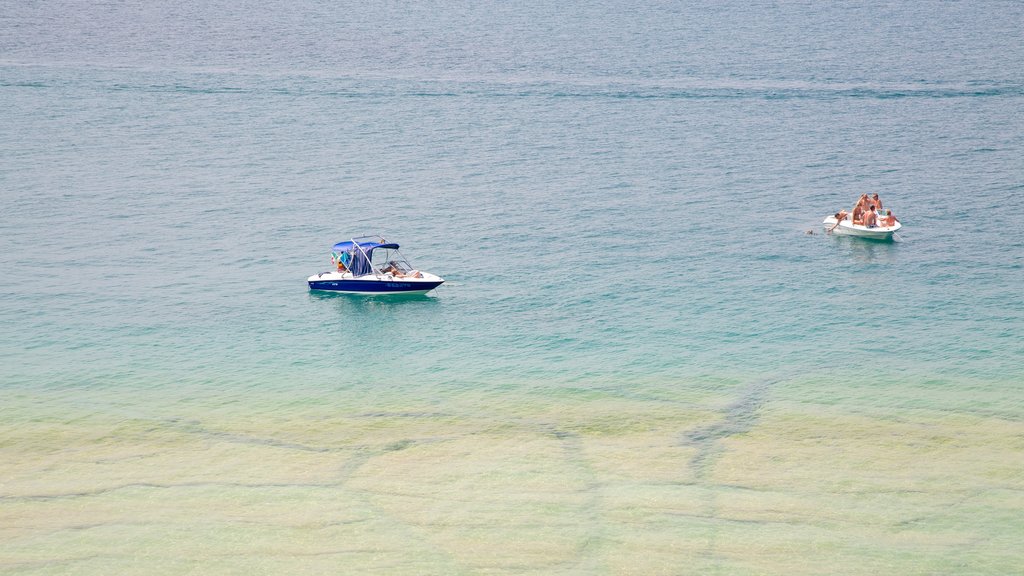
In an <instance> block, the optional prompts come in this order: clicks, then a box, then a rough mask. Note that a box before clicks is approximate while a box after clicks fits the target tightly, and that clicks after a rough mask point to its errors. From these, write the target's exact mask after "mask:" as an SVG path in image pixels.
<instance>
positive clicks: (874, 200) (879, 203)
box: [871, 192, 882, 212]
mask: <svg viewBox="0 0 1024 576" xmlns="http://www.w3.org/2000/svg"><path fill="white" fill-rule="evenodd" d="M871 203H872V204H874V205H875V210H878V211H879V212H881V211H882V199H881V198H879V197H878V192H875V193H874V194H872V195H871Z"/></svg>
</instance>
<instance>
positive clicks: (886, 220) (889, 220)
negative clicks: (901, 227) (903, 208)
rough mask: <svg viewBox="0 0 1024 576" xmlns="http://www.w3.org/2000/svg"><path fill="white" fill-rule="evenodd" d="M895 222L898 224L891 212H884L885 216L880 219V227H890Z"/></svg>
mask: <svg viewBox="0 0 1024 576" xmlns="http://www.w3.org/2000/svg"><path fill="white" fill-rule="evenodd" d="M897 222H899V220H897V219H896V216H895V215H894V214H893V213H892V210H886V211H885V216H883V217H882V226H888V227H892V226H895V225H896V223H897Z"/></svg>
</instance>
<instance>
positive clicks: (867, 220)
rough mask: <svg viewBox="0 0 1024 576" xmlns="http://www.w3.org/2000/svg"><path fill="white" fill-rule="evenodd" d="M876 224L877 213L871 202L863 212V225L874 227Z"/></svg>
mask: <svg viewBox="0 0 1024 576" xmlns="http://www.w3.org/2000/svg"><path fill="white" fill-rule="evenodd" d="M875 226H878V214H876V213H875V206H874V205H873V204H872V205H870V206H868V211H867V212H865V213H864V227H865V228H874V227H875Z"/></svg>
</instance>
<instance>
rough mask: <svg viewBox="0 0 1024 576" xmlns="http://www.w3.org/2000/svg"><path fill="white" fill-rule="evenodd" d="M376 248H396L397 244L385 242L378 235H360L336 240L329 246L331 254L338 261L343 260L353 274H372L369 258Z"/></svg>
mask: <svg viewBox="0 0 1024 576" xmlns="http://www.w3.org/2000/svg"><path fill="white" fill-rule="evenodd" d="M371 238H372V240H371ZM377 248H384V249H385V250H398V244H395V243H394V242H387V241H385V240H384V239H383V238H381V237H379V236H362V237H357V238H353V239H352V240H346V241H345V242H338V243H337V244H335V245H334V246H332V247H331V254H332V257H334V258H336V259H338V261H339V262H343V263H344V264H345V266H346V267H347V268H348V270H349V271H350V272H352V275H353V276H365V275H367V274H374V270H373V264H372V262H371V259H372V258H373V251H374V250H376V249H377Z"/></svg>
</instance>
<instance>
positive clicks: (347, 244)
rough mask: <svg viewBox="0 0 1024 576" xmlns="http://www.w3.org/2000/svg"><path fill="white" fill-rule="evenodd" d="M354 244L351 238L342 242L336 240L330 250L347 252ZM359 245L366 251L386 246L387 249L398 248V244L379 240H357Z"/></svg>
mask: <svg viewBox="0 0 1024 576" xmlns="http://www.w3.org/2000/svg"><path fill="white" fill-rule="evenodd" d="M355 244H356V243H355V242H353V241H351V240H346V241H344V242H338V243H337V244H335V245H334V246H333V247H331V250H332V251H333V252H339V253H340V252H348V251H349V250H351V249H352V247H353V246H354V245H355ZM359 247H360V248H362V249H363V250H365V251H367V252H370V251H372V250H374V249H376V248H387V249H388V250H397V249H398V244H395V243H393V242H388V243H386V244H381V243H380V242H359Z"/></svg>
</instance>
